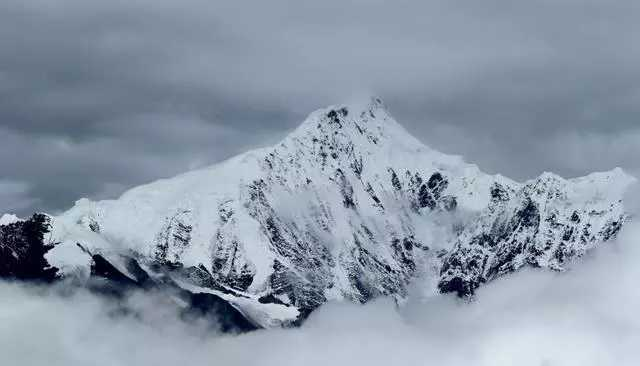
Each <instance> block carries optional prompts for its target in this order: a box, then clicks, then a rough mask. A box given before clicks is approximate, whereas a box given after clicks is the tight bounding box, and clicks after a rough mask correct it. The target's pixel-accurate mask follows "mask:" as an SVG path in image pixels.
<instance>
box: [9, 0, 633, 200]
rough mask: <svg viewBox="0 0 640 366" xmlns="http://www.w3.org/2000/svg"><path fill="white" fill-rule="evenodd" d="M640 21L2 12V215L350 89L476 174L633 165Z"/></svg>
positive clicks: (152, 10)
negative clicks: (378, 100)
mask: <svg viewBox="0 0 640 366" xmlns="http://www.w3.org/2000/svg"><path fill="white" fill-rule="evenodd" d="M638 14H640V5H639V4H638V3H637V2H636V1H631V0H621V1H616V2H615V3H611V2H610V1H604V0H584V1H578V0H561V1H547V0H539V1H531V2H527V3H526V4H524V3H518V4H514V3H512V2H508V1H501V0H490V1H483V2H481V3H478V2H473V1H466V0H463V1H454V2H451V1H439V0H438V1H400V2H395V3H394V4H389V3H388V2H384V1H346V2H345V1H340V2H338V1H323V2H321V3H316V4H309V3H304V4H303V3H300V2H295V1H285V0H279V1H273V2H269V4H268V5H267V4H262V3H257V2H248V1H215V2H210V1H203V0H187V1H181V2H175V1H167V0H161V1H150V0H134V1H110V2H97V1H96V2H93V1H80V0H63V1H57V2H53V3H52V2H49V1H44V0H28V1H23V0H22V1H18V0H6V1H3V2H2V3H1V4H0V153H1V154H2V155H1V156H2V157H3V158H2V159H0V171H1V172H2V176H0V178H1V179H2V180H5V181H11V182H20V184H23V185H24V187H26V188H25V189H26V191H24V192H23V193H20V194H19V195H21V198H20V199H19V200H20V202H30V203H29V204H26V205H25V204H20V205H19V206H21V207H17V208H16V207H12V206H15V205H16V204H15V203H11V204H9V203H5V202H8V201H7V199H3V200H0V204H2V205H4V207H0V211H4V210H2V208H7V207H8V208H9V209H12V210H18V211H20V212H27V211H29V210H33V209H44V210H48V211H52V210H53V211H55V210H59V209H63V208H64V207H66V206H69V205H70V204H71V202H72V201H73V200H75V199H77V198H79V197H80V196H89V197H93V198H101V197H111V196H114V195H117V194H118V193H120V192H121V191H122V190H123V189H125V188H126V187H129V186H132V185H135V184H139V183H143V182H146V181H149V180H152V179H155V178H159V177H167V176H171V175H173V174H176V173H178V172H181V171H184V170H187V169H190V168H192V167H196V166H202V165H205V164H209V163H212V162H215V161H219V160H221V159H223V158H226V157H229V156H231V155H233V154H235V153H238V152H241V151H243V150H246V149H248V148H251V147H254V146H258V145H266V144H269V143H272V142H274V141H277V139H278V138H279V137H281V136H283V135H284V134H285V133H286V131H288V130H290V129H291V128H293V127H294V126H295V125H296V124H297V123H299V122H300V121H301V120H302V119H303V118H304V116H305V115H306V113H308V112H309V111H311V110H312V109H315V108H318V107H321V106H324V105H326V104H332V103H340V102H343V101H345V100H349V99H350V98H351V97H352V96H353V95H357V94H362V93H375V94H377V95H381V96H382V97H383V98H384V99H385V101H386V103H387V104H388V105H389V106H390V108H391V110H392V112H393V114H394V115H395V116H396V117H397V119H398V120H399V121H400V122H401V123H402V124H404V125H405V126H406V127H407V128H408V129H409V130H410V131H411V132H413V133H414V134H415V135H417V136H418V137H419V138H421V139H422V140H423V141H425V142H426V143H427V144H429V145H431V146H433V147H435V148H437V149H440V150H443V151H445V152H449V153H456V154H461V155H464V156H465V157H467V160H470V161H473V162H476V163H478V164H479V165H480V166H481V167H482V168H483V169H485V170H487V171H489V172H501V173H503V174H505V175H509V176H512V177H514V178H517V179H526V178H530V177H532V176H534V175H536V174H538V173H540V172H542V171H545V170H551V171H555V172H558V173H560V174H563V175H567V176H576V175H580V174H585V173H587V172H589V171H591V170H604V169H609V168H612V167H614V166H623V167H625V168H627V169H630V170H632V171H637V170H640V169H639V168H640V165H639V164H638V163H637V161H636V160H637V159H635V156H638V154H640V139H639V136H640V123H639V122H640V121H638V117H639V116H640V69H638V68H637V65H638V64H640V44H639V43H638V42H637V40H636V39H635V38H637V37H636V35H637V34H639V33H640V25H639V24H640V22H638V21H637V20H638ZM5 192H9V190H5ZM21 192H22V191H21ZM4 195H5V196H6V195H7V193H4ZM12 200H13V201H16V199H12ZM16 202H17V201H16Z"/></svg>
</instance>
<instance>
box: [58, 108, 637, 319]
mask: <svg viewBox="0 0 640 366" xmlns="http://www.w3.org/2000/svg"><path fill="white" fill-rule="evenodd" d="M633 182H634V179H633V178H632V177H630V176H628V175H626V174H625V173H624V172H623V171H622V170H620V169H616V170H613V171H611V172H607V173H596V174H592V175H589V176H587V177H584V178H578V179H571V180H565V179H563V178H560V177H557V176H554V175H552V174H544V175H542V176H541V177H540V178H538V179H536V180H533V181H530V182H526V183H524V184H521V183H517V182H515V181H512V180H510V179H508V178H505V177H503V176H500V175H488V174H485V173H483V172H481V171H480V170H479V169H478V168H477V167H476V166H475V165H473V164H469V163H466V162H464V161H463V160H462V159H461V158H460V157H457V156H451V155H445V154H442V153H439V152H437V151H435V150H433V149H430V148H429V147H427V146H425V145H424V144H422V143H421V142H420V141H418V140H417V139H415V138H414V137H412V136H411V135H410V134H409V133H408V132H407V131H406V130H405V129H404V128H402V127H401V126H400V125H399V124H398V123H397V122H396V121H395V120H394V119H393V118H392V117H391V116H390V114H389V112H388V110H387V109H386V107H385V106H384V105H383V103H382V102H381V101H380V100H379V99H377V98H374V99H372V100H370V101H367V102H366V103H362V104H360V105H348V106H333V107H329V108H326V109H321V110H318V111H316V112H313V113H312V114H311V115H310V116H309V117H308V118H307V119H306V120H305V121H304V122H303V123H302V125H300V126H299V127H298V128H297V129H296V130H295V131H293V132H292V133H291V134H289V135H288V136H287V137H286V138H284V139H283V140H282V141H281V142H280V143H279V144H277V145H276V146H273V147H269V148H263V149H259V150H254V151H250V152H247V153H245V154H242V155H240V156H237V157H235V158H232V159H229V160H227V161H225V162H222V163H220V164H217V165H214V166H212V167H209V168H206V169H202V170H197V171H192V172H189V173H186V174H183V175H180V176H177V177H175V178H171V179H164V180H159V181H157V182H154V183H151V184H148V185H144V186H140V187H137V188H134V189H132V190H130V191H128V192H126V193H125V194H123V195H122V196H121V197H120V198H119V199H117V200H108V201H100V202H92V201H89V200H86V199H83V200H80V201H78V202H77V203H76V205H75V206H74V207H73V208H71V209H70V210H69V211H67V212H65V213H63V214H62V215H60V216H57V217H53V218H52V232H51V238H50V240H51V241H53V242H59V243H60V244H58V245H57V246H56V247H55V248H54V249H53V250H52V251H51V252H49V253H48V254H47V258H48V260H49V262H50V263H51V264H52V265H54V266H55V267H57V268H59V269H60V270H61V272H62V273H64V274H65V275H67V276H71V275H81V276H82V275H86V274H88V273H89V272H90V270H93V272H94V273H95V272H96V271H95V267H96V263H95V262H96V258H102V259H104V260H105V261H106V262H108V263H109V264H110V265H111V266H112V267H113V268H112V269H111V270H110V272H109V273H113V272H114V271H116V272H118V273H120V274H122V275H124V276H125V277H127V278H130V279H131V280H133V281H137V282H141V280H140V279H141V278H142V277H144V278H147V277H148V278H154V279H158V278H163V279H165V280H166V281H170V282H171V283H172V284H173V285H175V286H177V287H179V288H181V289H183V290H186V291H190V292H191V293H210V294H214V295H216V296H219V297H220V298H223V299H225V300H227V301H229V302H230V303H231V304H232V305H233V306H234V307H235V308H237V309H238V310H239V311H241V312H242V313H243V314H244V315H245V316H247V317H248V318H249V319H251V320H252V321H253V322H254V323H256V324H257V325H258V326H273V325H277V324H282V323H287V322H291V321H294V320H296V319H298V318H300V317H301V315H302V316H304V314H306V313H308V312H310V311H312V310H313V309H315V308H316V307H318V306H319V305H321V304H323V303H324V302H326V301H329V300H349V301H356V302H366V301H368V300H370V299H372V298H375V297H377V296H382V295H391V296H395V297H396V298H397V299H398V300H402V299H403V298H404V297H405V296H406V295H407V291H408V286H409V284H410V283H411V282H412V281H414V280H415V279H417V278H421V279H424V278H432V279H435V280H434V281H433V282H434V283H435V284H436V286H434V287H437V288H438V289H439V290H440V291H442V292H457V293H458V294H459V295H460V296H468V295H471V294H472V293H473V291H474V289H475V288H476V287H477V286H478V285H479V284H480V283H482V282H485V281H488V280H491V279H493V278H495V277H496V276H499V275H502V274H504V273H507V272H510V271H514V270H516V269H518V268H520V267H522V266H524V265H532V266H538V267H545V268H549V269H552V270H562V269H563V268H564V266H565V264H566V263H567V262H570V261H572V260H574V259H575V258H577V257H580V256H581V255H582V254H584V253H585V252H586V251H588V250H589V249H590V248H592V247H594V246H595V245H597V244H598V243H600V242H603V241H607V240H609V239H611V238H613V237H614V236H615V235H616V233H617V232H618V231H619V230H620V228H621V227H622V225H623V224H624V222H625V220H627V219H628V217H627V215H626V213H625V211H624V207H623V205H622V201H621V199H622V196H623V194H624V192H625V190H626V188H627V187H628V186H629V185H630V184H631V183H633ZM88 253H89V254H90V255H87V254H88ZM96 256H98V257H96ZM102 259H101V260H102ZM92 266H93V267H92ZM110 268H111V267H110ZM132 268H133V269H132ZM145 276H146V277H145ZM165 280H163V281H165ZM166 281H165V282H166ZM434 289H435V288H434Z"/></svg>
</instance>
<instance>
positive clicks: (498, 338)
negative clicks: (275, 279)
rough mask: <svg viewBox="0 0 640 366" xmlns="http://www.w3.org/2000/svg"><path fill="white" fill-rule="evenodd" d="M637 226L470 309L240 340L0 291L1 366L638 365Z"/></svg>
mask: <svg viewBox="0 0 640 366" xmlns="http://www.w3.org/2000/svg"><path fill="white" fill-rule="evenodd" d="M639 239H640V225H638V224H635V225H633V226H631V225H629V226H627V228H626V229H625V230H624V231H623V232H622V233H621V236H620V238H619V240H618V242H615V243H609V244H606V245H604V246H603V247H601V248H600V249H599V250H597V251H595V252H593V253H592V255H590V256H588V257H587V258H584V260H582V261H581V262H580V263H579V264H576V265H575V266H574V268H573V269H572V270H571V271H569V272H567V273H564V274H555V273H548V272H540V271H525V272H521V273H518V274H516V275H513V276H510V277H508V278H505V279H503V280H498V281H495V282H493V283H491V284H489V285H487V286H485V287H484V288H481V289H480V291H479V292H478V297H477V300H476V301H475V302H473V303H472V304H464V303H461V302H459V301H457V300H456V299H454V298H452V297H432V298H428V299H422V300H412V301H409V303H408V304H407V305H406V306H405V307H403V308H402V309H401V310H400V311H397V310H396V309H395V306H394V305H393V303H392V302H391V301H389V300H384V299H383V300H380V301H377V302H374V303H372V304H369V305H366V306H357V305H348V304H328V305H326V306H324V307H323V308H321V309H319V310H318V311H317V312H316V313H314V314H312V316H311V317H310V318H309V320H308V321H307V323H305V325H304V326H303V327H302V328H299V329H288V330H265V331H258V332H253V333H250V334H245V335H240V336H220V335H216V334H211V333H208V332H207V330H206V327H204V326H203V325H202V324H199V323H192V322H184V321H181V320H178V317H177V316H176V315H175V312H174V310H173V307H171V306H166V304H163V302H162V301H159V300H158V299H156V298H151V299H150V298H147V297H137V296H134V297H133V298H131V299H129V304H130V305H131V306H132V307H133V308H135V309H140V310H144V312H143V313H144V314H145V315H144V316H143V317H133V316H119V317H114V316H113V313H114V311H116V310H117V309H116V308H115V307H114V305H113V304H109V303H107V302H105V301H104V300H101V299H98V298H96V297H94V296H91V295H88V294H84V293H77V294H75V295H73V296H66V297H64V296H60V295H56V294H55V293H54V292H52V291H50V290H42V289H40V290H38V289H26V288H24V287H21V286H18V285H15V284H7V283H2V284H0V299H1V300H0V357H2V360H3V362H2V363H3V364H6V365H16V366H19V365H43V364H47V365H65V366H70V365H95V366H101V365H109V366H111V365H154V366H156V365H187V364H189V365H278V366H285V365H305V366H313V365H351V366H357V365H387V366H388V365H487V366H489V365H490V366H499V365H518V366H527V365H532V366H533V365H535V366H553V365H580V366H588V365H594V366H595V365H597V366H602V365H638V364H640V317H639V314H640V290H639V289H638V282H639V280H640V266H638V263H639V261H640V246H639V245H638V241H639Z"/></svg>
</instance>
